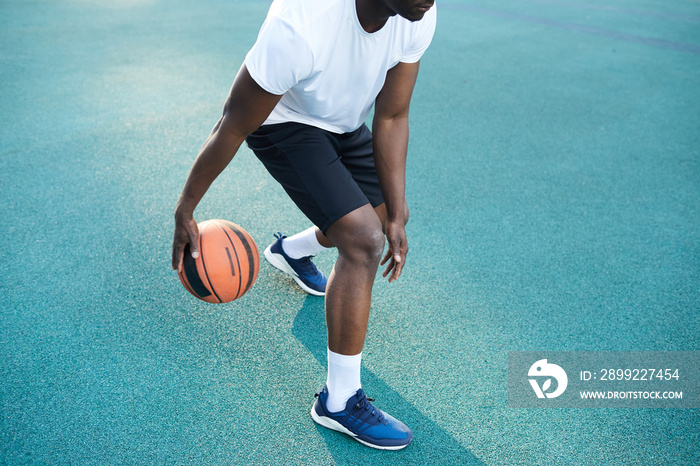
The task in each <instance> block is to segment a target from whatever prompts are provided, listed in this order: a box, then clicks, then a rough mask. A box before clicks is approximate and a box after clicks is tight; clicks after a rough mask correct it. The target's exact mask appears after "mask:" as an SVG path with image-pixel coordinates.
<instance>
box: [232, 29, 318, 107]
mask: <svg viewBox="0 0 700 466" xmlns="http://www.w3.org/2000/svg"><path fill="white" fill-rule="evenodd" d="M245 64H246V68H247V69H248V72H249V73H250V75H251V77H252V78H253V79H254V80H255V82H256V83H258V85H259V86H260V87H262V88H263V89H265V90H266V91H267V92H269V93H271V94H275V95H282V94H284V93H285V92H287V91H288V90H289V89H291V88H292V87H293V86H294V85H295V84H297V83H298V82H299V81H301V80H302V79H304V78H306V77H307V76H308V75H309V74H310V73H311V70H312V67H313V56H312V54H311V48H310V47H309V44H308V42H307V41H306V40H305V39H304V38H303V37H302V36H301V35H300V34H299V33H298V31H297V30H295V29H294V27H293V26H291V25H290V24H288V23H287V22H285V21H283V20H281V19H279V18H277V17H274V16H273V17H268V18H267V19H266V20H265V22H264V23H263V25H262V27H261V28H260V33H259V34H258V39H257V40H256V42H255V44H254V45H253V48H252V49H250V51H249V52H248V54H247V55H246V58H245Z"/></svg>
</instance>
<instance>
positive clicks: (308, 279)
mask: <svg viewBox="0 0 700 466" xmlns="http://www.w3.org/2000/svg"><path fill="white" fill-rule="evenodd" d="M275 238H277V241H275V242H274V243H272V244H271V245H269V246H268V247H267V249H265V259H267V261H268V262H269V263H270V264H272V265H274V266H275V267H277V268H278V269H280V270H281V271H282V272H285V273H288V274H289V275H291V276H292V278H293V279H294V281H295V282H297V285H299V286H300V287H302V289H303V290H304V291H306V292H307V293H310V294H312V295H316V296H325V295H326V283H327V282H328V279H327V278H326V276H325V275H323V272H321V271H320V270H318V269H317V268H316V266H315V265H314V263H313V262H311V258H312V257H313V256H306V257H302V258H301V259H292V258H291V257H289V256H288V255H287V254H285V252H284V249H282V240H283V239H284V238H286V236H283V235H282V233H279V232H277V234H275Z"/></svg>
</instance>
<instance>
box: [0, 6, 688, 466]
mask: <svg viewBox="0 0 700 466" xmlns="http://www.w3.org/2000/svg"><path fill="white" fill-rule="evenodd" d="M268 6H269V2H267V1H254V0H242V1H236V0H229V1H224V0H202V1H200V2H186V1H182V0H171V1H164V0H142V1H139V0H112V1H97V0H55V1H46V0H3V1H2V2H0V85H1V89H2V92H1V93H0V188H1V193H2V202H1V203H0V218H2V222H1V224H0V238H1V239H2V246H3V250H4V251H3V254H2V258H1V259H0V264H2V267H1V268H0V287H1V289H2V301H1V302H2V312H1V313H0V377H1V379H0V464H8V465H15V464H43V465H57V464H81V465H82V464H89V465H104V464H129V465H131V464H133V465H145V464H197V465H220V464H285V465H286V464H310V465H323V464H341V465H344V464H358V465H360V464H391V465H395V464H415V465H425V464H455V465H472V464H487V465H509V464H522V465H532V464H538V465H558V464H573V465H582V464H594V465H598V464H601V465H603V464H604V465H607V464H658V465H669V464H687V465H691V464H698V463H700V447H699V446H698V445H700V429H699V426H700V415H699V414H698V410H697V409H612V408H609V409H515V408H510V407H509V404H508V391H507V382H508V373H507V366H508V352H509V351H535V350H536V351H550V350H551V351H584V350H586V351H593V350H596V351H613V350H614V351H627V350H634V351H691V350H694V351H697V350H700V345H699V338H698V335H700V313H699V311H700V292H699V286H698V285H699V284H700V214H699V212H698V208H699V207H700V3H698V2H697V1H693V0H685V1H683V0H671V1H660V0H638V1H631V0H618V1H613V2H610V1H603V0H571V1H569V0H503V1H497V2H489V1H486V0H464V1H458V0H454V1H451V2H440V3H439V5H438V30H437V32H436V36H435V39H434V41H433V44H432V46H431V48H430V49H429V50H428V52H427V53H426V55H425V57H424V58H423V60H422V64H421V74H420V76H419V80H418V84H417V88H416V91H415V93H414V100H413V103H412V107H411V112H412V113H411V125H412V126H411V143H410V148H409V163H408V165H409V166H408V175H407V181H408V200H409V206H410V208H411V222H410V223H409V225H408V235H409V244H410V247H411V251H410V253H409V259H408V263H407V266H406V268H405V269H404V274H403V276H402V277H401V279H400V280H399V281H398V282H396V283H392V284H388V283H386V281H385V280H383V279H382V278H381V276H378V279H377V282H376V286H375V290H374V300H373V310H372V315H371V318H370V330H369V334H368V337H367V343H366V347H365V351H364V363H363V386H364V388H365V389H366V391H367V392H368V394H369V395H370V396H372V397H373V398H375V399H376V400H377V401H376V404H377V406H378V407H380V408H383V409H386V410H387V411H388V412H390V413H391V414H392V415H394V416H395V417H397V418H399V419H401V420H402V421H404V422H405V423H406V424H407V425H409V426H410V427H411V428H412V429H413V431H414V434H415V440H414V442H413V443H412V444H411V445H410V446H409V447H408V448H406V449H405V450H402V451H399V452H381V451H375V450H371V449H368V448H366V447H363V446H362V445H360V444H359V443H357V442H355V441H353V440H351V439H349V438H347V437H345V436H343V435H341V434H338V433H336V432H331V431H327V430H324V429H323V428H320V427H316V425H315V424H314V423H313V421H312V420H311V418H310V416H309V410H310V408H311V404H312V402H313V394H314V392H315V391H316V390H317V389H318V388H319V387H320V386H321V385H322V384H323V382H324V381H325V363H326V361H325V358H326V356H325V354H326V353H325V348H326V342H325V327H324V325H325V324H324V317H323V312H324V311H323V299H322V298H316V297H310V296H307V295H306V294H304V293H303V292H302V291H301V290H299V289H298V288H296V287H295V286H294V284H293V282H292V281H291V279H289V278H287V277H285V276H283V275H282V274H281V273H279V272H277V271H276V270H274V269H273V268H272V267H271V266H269V264H267V263H264V262H263V263H262V264H261V269H260V274H259V277H258V279H257V282H256V284H255V286H254V287H253V289H252V290H251V291H250V292H249V293H248V294H246V295H245V296H244V297H243V298H241V299H240V300H238V301H236V302H233V303H230V304H223V305H211V304H206V303H203V302H200V301H198V300H196V299H194V298H193V297H192V296H190V295H189V294H188V293H187V291H186V290H185V289H184V287H182V286H181V285H180V283H179V281H178V279H177V276H176V274H175V273H174V272H173V271H172V270H171V269H170V244H171V235H172V225H173V222H172V214H173V209H174V206H175V201H176V199H177V196H178V194H179V192H180V190H181V189H182V186H183V184H184V181H185V177H186V175H187V173H188V170H189V168H190V166H191V163H192V161H193V159H194V156H195V154H196V152H197V150H198V149H199V147H200V146H201V144H202V143H203V142H204V140H205V138H206V137H207V135H208V133H209V131H210V129H211V127H212V126H213V125H214V123H215V122H216V120H217V119H218V117H219V115H220V112H221V108H222V105H223V101H224V98H225V97H226V95H227V93H228V90H229V87H230V85H231V82H232V80H233V77H234V75H235V73H236V71H237V70H238V68H239V66H240V64H241V63H242V61H243V58H244V56H245V54H246V52H247V50H248V49H249V48H250V46H251V45H252V44H253V42H254V41H255V38H256V35H257V31H258V28H259V26H260V24H261V23H262V20H263V18H264V17H265V14H266V11H267V8H268ZM196 218H197V219H198V220H200V221H201V220H205V219H208V218H225V219H229V220H232V221H234V222H236V223H238V224H240V225H242V226H243V227H244V228H246V229H247V230H248V231H249V232H250V233H251V235H252V236H253V237H254V238H255V240H256V242H257V243H258V246H259V248H260V249H261V250H262V249H263V248H264V247H265V246H267V244H269V243H270V242H271V241H272V240H273V239H274V238H273V236H272V235H273V233H275V232H276V231H282V232H284V233H292V232H295V231H297V230H300V229H302V228H305V227H307V226H308V225H309V223H308V221H307V220H306V219H305V218H304V217H303V216H302V215H301V214H300V213H299V212H298V211H297V210H296V209H295V207H294V206H293V205H292V204H291V202H290V201H289V200H288V199H287V197H286V195H285V194H284V192H283V191H282V189H281V188H280V187H278V186H277V185H276V184H275V182H274V181H273V180H272V178H271V177H270V176H269V175H268V174H267V173H266V171H265V170H264V168H263V167H262V165H261V164H260V163H259V162H258V161H257V159H256V158H255V157H254V156H253V154H252V153H251V152H250V151H249V150H248V149H247V148H244V149H242V150H241V151H240V152H239V154H238V156H237V157H236V159H234V161H233V163H232V164H231V165H230V166H229V168H228V169H227V170H226V171H225V172H224V173H223V174H222V176H221V177H220V178H219V179H218V180H217V181H216V183H215V184H214V186H213V187H212V188H211V190H210V191H209V193H208V194H207V196H206V197H205V199H204V200H203V202H202V204H201V205H200V207H199V208H198V210H197V212H196ZM333 261H334V254H333V253H332V252H328V253H325V254H321V255H319V256H318V257H317V263H318V264H319V266H320V267H321V268H322V269H323V270H324V271H326V272H329V271H330V269H331V267H332V265H333Z"/></svg>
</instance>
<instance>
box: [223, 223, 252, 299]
mask: <svg viewBox="0 0 700 466" xmlns="http://www.w3.org/2000/svg"><path fill="white" fill-rule="evenodd" d="M217 225H218V226H219V228H221V231H223V232H224V234H225V235H226V238H228V242H229V243H231V249H233V253H234V254H235V255H236V265H237V266H238V270H239V271H240V270H241V261H240V259H238V251H236V245H235V244H233V240H232V239H231V237H230V236H229V234H228V231H226V228H224V227H223V226H222V225H220V224H218V223H217ZM225 225H226V226H228V227H231V223H230V222H226V223H225ZM226 252H228V250H227V251H226ZM228 258H229V260H231V256H230V255H229V257H228ZM231 270H233V263H231ZM233 276H234V277H235V276H236V274H233ZM242 286H243V277H242V276H241V274H240V273H239V274H238V291H236V297H235V298H234V299H238V298H240V297H241V296H243V293H245V292H246V291H248V290H245V291H243V292H241V287H242Z"/></svg>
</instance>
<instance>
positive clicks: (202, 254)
mask: <svg viewBox="0 0 700 466" xmlns="http://www.w3.org/2000/svg"><path fill="white" fill-rule="evenodd" d="M199 257H201V258H202V267H203V268H204V275H206V276H207V281H208V282H209V288H211V292H212V293H214V296H216V299H218V300H219V302H220V303H221V302H223V301H221V298H220V297H219V295H218V294H217V292H216V290H215V289H214V285H213V284H212V282H211V279H210V278H209V272H208V271H207V263H206V262H205V261H204V248H203V247H202V235H199Z"/></svg>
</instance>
